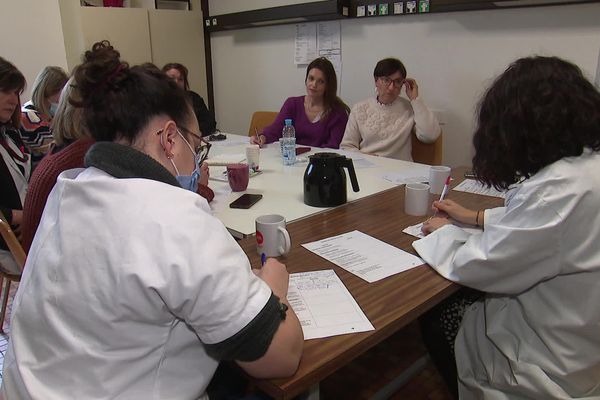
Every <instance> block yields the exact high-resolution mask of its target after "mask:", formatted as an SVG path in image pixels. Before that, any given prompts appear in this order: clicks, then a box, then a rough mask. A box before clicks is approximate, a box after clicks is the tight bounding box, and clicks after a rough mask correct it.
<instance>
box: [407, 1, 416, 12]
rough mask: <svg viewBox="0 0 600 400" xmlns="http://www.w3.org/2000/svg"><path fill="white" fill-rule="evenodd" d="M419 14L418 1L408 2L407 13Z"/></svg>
mask: <svg viewBox="0 0 600 400" xmlns="http://www.w3.org/2000/svg"><path fill="white" fill-rule="evenodd" d="M416 12H417V0H409V1H407V2H406V13H407V14H414V13H416Z"/></svg>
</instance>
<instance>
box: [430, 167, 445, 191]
mask: <svg viewBox="0 0 600 400" xmlns="http://www.w3.org/2000/svg"><path fill="white" fill-rule="evenodd" d="M449 176H450V167H445V166H443V165H434V166H432V167H430V168H429V186H431V189H430V191H431V193H433V194H441V193H442V190H444V185H445V184H446V179H448V177H449Z"/></svg>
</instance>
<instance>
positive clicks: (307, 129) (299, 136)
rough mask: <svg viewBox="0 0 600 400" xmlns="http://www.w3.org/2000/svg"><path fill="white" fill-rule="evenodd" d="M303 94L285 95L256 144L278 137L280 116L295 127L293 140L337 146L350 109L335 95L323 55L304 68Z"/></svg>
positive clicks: (329, 66) (334, 82)
mask: <svg viewBox="0 0 600 400" xmlns="http://www.w3.org/2000/svg"><path fill="white" fill-rule="evenodd" d="M305 84H306V95H305V96H298V97H289V98H288V99H287V100H286V101H285V103H283V107H281V111H279V115H277V118H276V119H275V122H273V123H272V124H271V125H269V126H267V127H266V128H265V129H264V130H263V132H262V133H261V134H259V135H258V137H256V136H253V137H252V142H253V143H256V144H265V143H272V142H275V141H277V140H279V138H280V137H281V131H282V129H283V124H284V120H285V119H287V118H290V119H291V120H292V121H293V124H294V128H295V129H296V143H298V144H301V145H305V146H313V147H328V148H332V149H337V148H339V147H340V142H341V141H342V137H343V136H344V130H345V129H346V122H348V113H349V112H350V109H349V108H348V106H347V105H346V104H344V102H343V101H342V100H341V99H340V98H339V97H337V95H336V93H337V77H336V75H335V70H334V69H333V65H332V64H331V62H329V60H327V59H326V58H323V57H321V58H317V59H316V60H313V62H311V63H310V64H309V65H308V68H306V80H305Z"/></svg>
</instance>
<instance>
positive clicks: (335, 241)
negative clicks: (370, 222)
mask: <svg viewBox="0 0 600 400" xmlns="http://www.w3.org/2000/svg"><path fill="white" fill-rule="evenodd" d="M302 246H303V247H304V248H305V249H307V250H310V251H312V252H313V253H315V254H317V255H318V256H320V257H323V258H324V259H326V260H328V261H331V262H332V263H334V264H335V265H337V266H339V267H341V268H344V269H345V270H346V271H348V272H350V273H353V274H354V275H356V276H358V277H359V278H361V279H364V280H365V281H367V282H369V283H373V282H376V281H378V280H380V279H383V278H387V277H388V276H391V275H395V274H397V273H399V272H403V271H406V270H408V269H411V268H414V267H418V266H419V265H422V264H424V261H423V260H422V259H420V258H419V257H417V256H414V255H412V254H410V253H407V252H406V251H404V250H401V249H399V248H397V247H394V246H392V245H389V244H387V243H385V242H382V241H381V240H378V239H375V238H374V237H372V236H369V235H367V234H364V233H362V232H360V231H352V232H348V233H344V234H342V235H338V236H333V237H330V238H327V239H323V240H318V241H316V242H311V243H306V244H303V245H302Z"/></svg>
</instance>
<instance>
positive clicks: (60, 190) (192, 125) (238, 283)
mask: <svg viewBox="0 0 600 400" xmlns="http://www.w3.org/2000/svg"><path fill="white" fill-rule="evenodd" d="M75 84H76V85H77V87H78V89H79V93H80V95H81V101H80V102H79V104H78V105H80V106H82V107H83V116H84V121H85V124H86V126H87V127H88V129H89V132H90V134H91V135H92V136H93V138H94V139H95V140H96V144H94V145H93V146H92V147H91V148H90V150H89V151H88V153H87V154H86V157H85V166H86V168H85V169H74V170H68V171H65V172H64V173H62V174H61V175H60V176H59V177H58V179H57V182H56V185H55V186H54V189H53V190H52V192H51V194H50V196H49V197H48V200H47V202H46V207H45V209H44V213H43V215H42V219H41V221H40V225H39V227H38V229H37V232H36V235H35V238H34V240H33V243H32V245H31V249H30V251H29V254H28V258H27V264H26V267H25V272H24V274H23V279H22V280H21V283H20V285H19V290H18V292H17V295H16V298H15V301H14V305H13V316H12V320H11V322H12V325H11V340H10V346H9V350H8V353H7V356H6V358H5V361H4V374H3V382H2V383H3V394H4V398H5V399H29V398H33V397H35V398H40V399H63V398H76V399H105V398H106V399H108V398H127V399H138V398H139V399H192V398H194V399H197V398H202V399H205V398H206V397H207V396H206V389H207V385H208V383H209V382H210V380H211V378H212V376H213V374H214V372H215V370H216V368H217V365H218V364H219V361H221V360H234V361H236V362H237V363H238V364H239V365H240V366H241V368H242V369H244V370H245V371H246V372H247V373H248V374H250V375H253V376H256V377H260V378H264V377H278V376H279V377H281V376H289V375H291V374H293V373H294V372H295V370H296V368H297V366H298V363H299V360H300V355H301V353H302V343H303V338H302V330H301V328H300V324H299V322H298V319H297V318H296V316H295V314H294V312H293V311H292V310H290V309H288V308H289V307H290V306H289V304H288V303H287V300H286V296H287V287H288V286H287V285H288V274H287V271H286V269H285V266H284V265H283V264H280V263H278V262H277V261H275V260H273V259H270V260H267V262H266V264H265V265H264V266H263V267H262V269H261V270H260V271H257V272H253V271H252V270H251V267H250V263H249V261H248V259H247V257H246V255H245V254H244V252H243V251H242V249H241V248H240V247H239V246H238V245H237V243H236V242H235V240H234V239H233V238H232V237H231V235H230V234H229V233H228V232H227V230H226V228H225V227H224V226H223V224H222V223H221V222H220V221H218V220H217V219H216V218H215V217H213V216H212V213H211V210H210V208H209V207H208V203H207V202H206V200H205V199H204V198H202V197H200V196H198V195H197V194H196V185H197V177H198V174H199V169H200V166H199V165H198V164H199V159H200V154H199V151H198V147H199V145H200V143H201V137H200V135H199V134H198V132H199V128H198V121H197V120H196V117H195V115H194V113H193V110H192V107H191V103H190V100H189V98H188V97H187V96H186V94H185V92H184V91H183V90H181V89H179V88H177V86H176V85H175V83H174V82H172V81H171V80H170V79H169V78H168V77H167V76H166V75H164V74H163V73H161V72H160V71H158V70H153V69H145V68H143V67H131V68H130V67H129V66H128V65H127V63H124V62H122V61H121V60H120V59H119V53H118V52H117V51H116V50H114V49H113V48H112V46H110V44H109V43H108V42H100V43H96V44H95V45H94V46H93V49H92V50H91V51H88V52H86V54H85V61H84V63H83V64H82V65H81V66H80V67H78V68H77V70H76V72H75Z"/></svg>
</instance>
